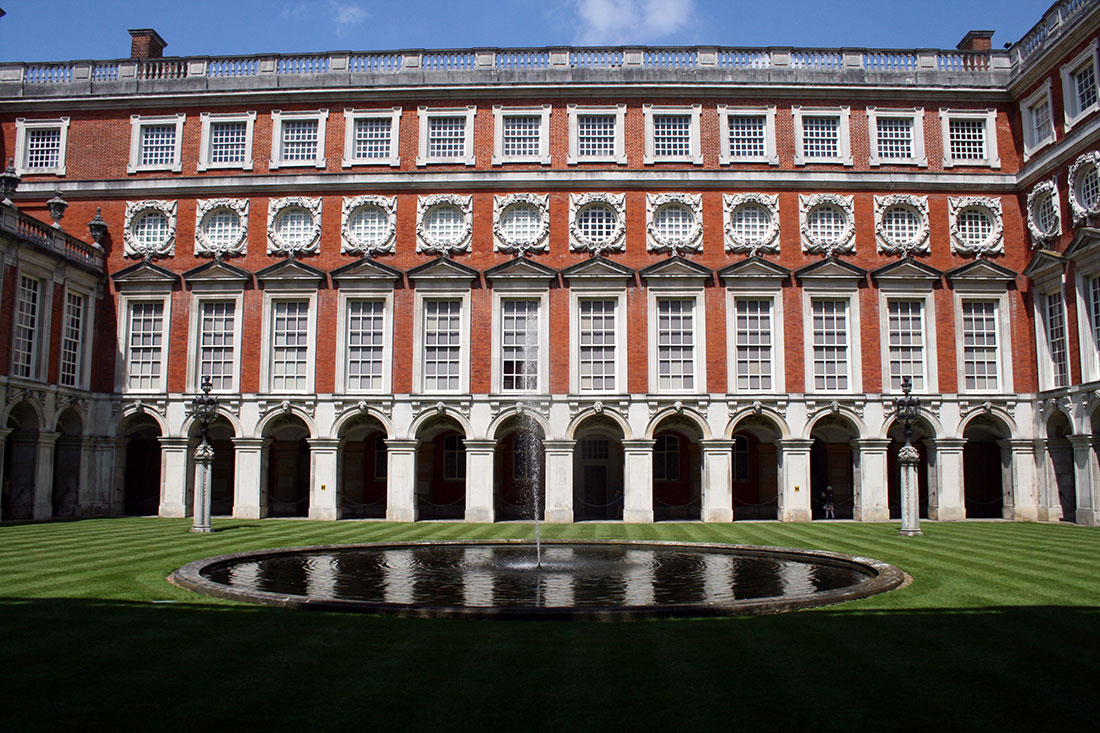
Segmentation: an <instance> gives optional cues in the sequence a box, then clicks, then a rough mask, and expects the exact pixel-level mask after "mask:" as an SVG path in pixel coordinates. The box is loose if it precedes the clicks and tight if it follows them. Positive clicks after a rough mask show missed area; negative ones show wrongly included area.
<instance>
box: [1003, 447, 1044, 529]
mask: <svg viewBox="0 0 1100 733" xmlns="http://www.w3.org/2000/svg"><path fill="white" fill-rule="evenodd" d="M1001 443H1003V444H1004V445H1005V446H1007V448H1008V450H1009V451H1010V453H1011V461H1010V464H1009V465H1010V466H1011V467H1012V471H1011V473H1012V491H1011V495H1012V504H1013V516H1012V517H1011V518H1012V519H1015V520H1017V521H1025V522H1036V521H1038V520H1039V492H1038V487H1037V486H1036V482H1035V479H1036V476H1035V441H1034V440H1005V441H1001ZM1006 493H1007V492H1006Z"/></svg>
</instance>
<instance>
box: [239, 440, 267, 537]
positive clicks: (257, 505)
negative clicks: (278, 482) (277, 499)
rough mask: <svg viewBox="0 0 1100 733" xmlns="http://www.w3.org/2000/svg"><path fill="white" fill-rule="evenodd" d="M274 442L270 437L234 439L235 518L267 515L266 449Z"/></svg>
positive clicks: (253, 517) (254, 517) (257, 517)
mask: <svg viewBox="0 0 1100 733" xmlns="http://www.w3.org/2000/svg"><path fill="white" fill-rule="evenodd" d="M270 443H271V441H270V440H269V439H267V438H233V450H234V451H235V453H234V461H233V516H234V517H235V518H237V519H259V518H260V517H263V516H265V515H266V514H267V498H266V492H265V491H264V490H263V487H264V482H265V481H266V480H267V475H266V471H264V448H265V447H267V446H268V445H269V444H270Z"/></svg>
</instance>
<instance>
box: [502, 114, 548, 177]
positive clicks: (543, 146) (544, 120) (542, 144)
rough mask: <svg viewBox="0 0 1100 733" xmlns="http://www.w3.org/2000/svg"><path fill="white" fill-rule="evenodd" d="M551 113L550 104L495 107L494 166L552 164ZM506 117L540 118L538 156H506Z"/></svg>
mask: <svg viewBox="0 0 1100 733" xmlns="http://www.w3.org/2000/svg"><path fill="white" fill-rule="evenodd" d="M550 111H551V106H550V105H549V104H543V105H540V106H538V107H503V106H501V105H499V104H494V105H493V165H503V164H504V163H540V164H542V165H549V164H550ZM506 117H538V118H539V152H538V154H537V155H505V154H504V118H506Z"/></svg>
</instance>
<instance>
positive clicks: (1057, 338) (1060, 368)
mask: <svg viewBox="0 0 1100 733" xmlns="http://www.w3.org/2000/svg"><path fill="white" fill-rule="evenodd" d="M1045 301H1046V303H1045V306H1046V308H1045V313H1044V316H1045V320H1046V327H1047V346H1048V347H1049V348H1050V366H1051V371H1050V373H1051V377H1052V379H1053V382H1052V384H1051V386H1052V387H1065V386H1066V385H1067V384H1069V357H1068V354H1067V350H1066V315H1065V310H1064V309H1063V304H1062V294H1061V293H1048V294H1047V296H1046V298H1045Z"/></svg>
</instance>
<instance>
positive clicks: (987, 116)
mask: <svg viewBox="0 0 1100 733" xmlns="http://www.w3.org/2000/svg"><path fill="white" fill-rule="evenodd" d="M951 120H984V121H985V157H984V158H981V159H973V160H971V159H960V160H955V159H954V158H953V157H952V156H951ZM940 135H941V137H940V140H941V141H942V143H943V167H944V168H952V167H954V166H988V167H989V168H1000V167H1001V158H1000V156H998V154H997V110H995V109H993V108H989V109H946V108H942V107H941V108H940Z"/></svg>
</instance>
